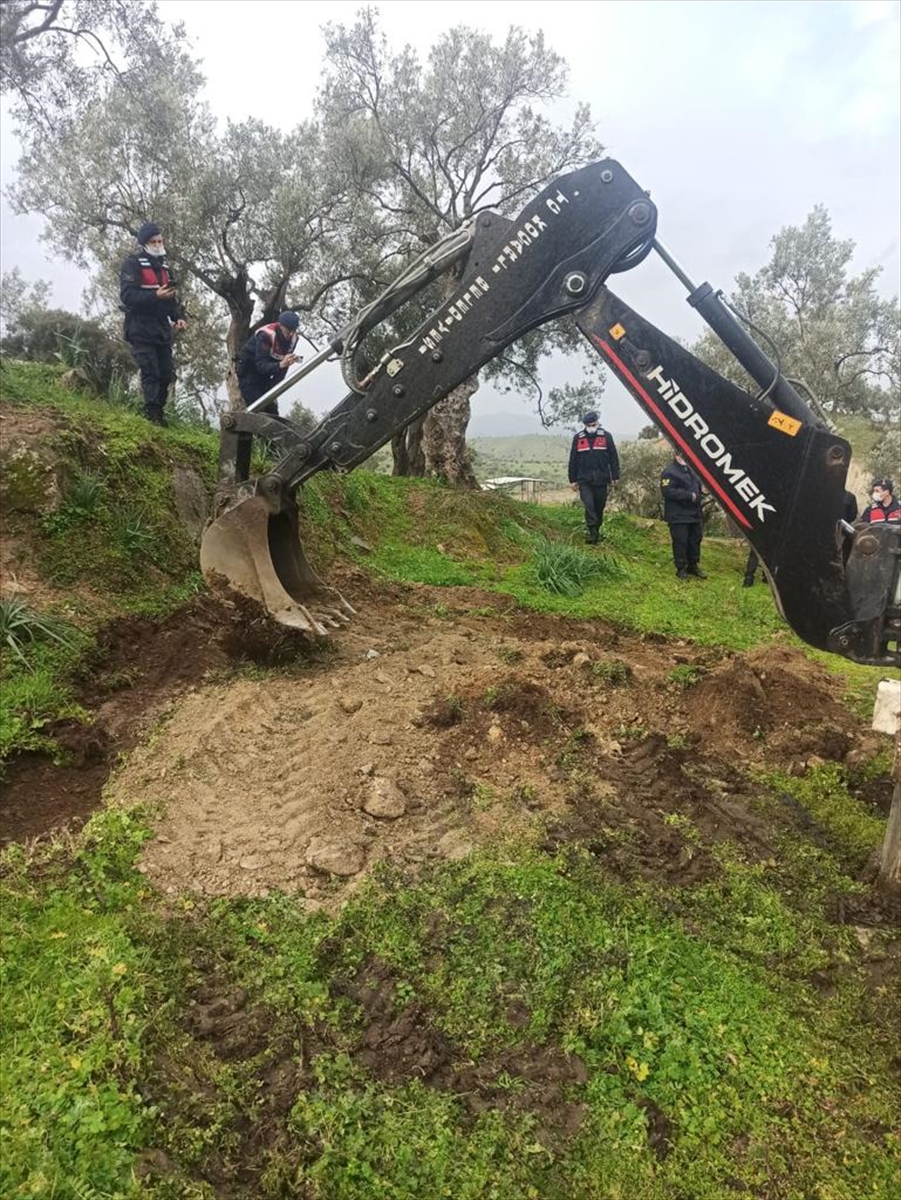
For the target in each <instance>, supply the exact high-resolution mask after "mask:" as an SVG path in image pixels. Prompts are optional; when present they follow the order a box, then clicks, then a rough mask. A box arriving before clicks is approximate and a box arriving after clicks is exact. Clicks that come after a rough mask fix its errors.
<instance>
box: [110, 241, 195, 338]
mask: <svg viewBox="0 0 901 1200" xmlns="http://www.w3.org/2000/svg"><path fill="white" fill-rule="evenodd" d="M174 283H175V279H174V277H173V275H172V272H171V270H170V269H169V266H168V264H167V262H166V260H165V258H154V257H153V255H151V254H145V253H144V251H143V250H140V251H138V253H137V254H129V256H128V258H126V260H125V262H124V263H123V264H122V269H121V271H120V272H119V300H120V302H121V308H122V311H123V312H124V313H125V340H126V341H127V342H132V343H134V342H171V341H172V324H173V322H174V321H180V320H183V318H184V315H185V310H184V308H183V307H182V305H181V302H180V301H179V299H178V297H177V296H173V297H171V298H170V299H169V300H160V298H159V297H158V296H157V294H156V292H157V288H161V287H166V286H167V285H171V284H174Z"/></svg>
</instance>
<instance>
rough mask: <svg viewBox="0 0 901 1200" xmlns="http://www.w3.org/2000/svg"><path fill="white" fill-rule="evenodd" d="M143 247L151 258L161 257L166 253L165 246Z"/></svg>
mask: <svg viewBox="0 0 901 1200" xmlns="http://www.w3.org/2000/svg"><path fill="white" fill-rule="evenodd" d="M144 249H145V250H146V251H147V253H148V254H149V255H150V256H151V257H152V258H162V257H163V255H164V254H165V253H166V247H165V246H145V247H144Z"/></svg>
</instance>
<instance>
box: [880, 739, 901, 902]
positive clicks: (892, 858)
mask: <svg viewBox="0 0 901 1200" xmlns="http://www.w3.org/2000/svg"><path fill="white" fill-rule="evenodd" d="M892 779H893V780H894V781H895V790H894V793H893V795H892V808H891V812H890V813H889V817H888V826H887V827H886V830H885V839H884V841H883V843H882V853H881V854H880V856H879V874H878V875H877V877H876V885H877V887H878V888H879V889H880V891H883V892H885V893H886V894H887V895H888V896H890V897H892V898H893V899H896V898H897V896H898V892H899V889H901V737H899V736H896V737H895V760H894V763H893V764H892Z"/></svg>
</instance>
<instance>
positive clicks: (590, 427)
mask: <svg viewBox="0 0 901 1200" xmlns="http://www.w3.org/2000/svg"><path fill="white" fill-rule="evenodd" d="M585 431H586V433H597V431H598V427H597V425H586V426H585Z"/></svg>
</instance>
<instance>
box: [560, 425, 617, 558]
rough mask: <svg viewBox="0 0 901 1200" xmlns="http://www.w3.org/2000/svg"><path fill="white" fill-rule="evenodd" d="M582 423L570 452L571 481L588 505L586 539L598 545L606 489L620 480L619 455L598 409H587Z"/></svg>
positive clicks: (571, 484)
mask: <svg viewBox="0 0 901 1200" xmlns="http://www.w3.org/2000/svg"><path fill="white" fill-rule="evenodd" d="M582 424H583V428H582V429H581V430H580V431H579V433H577V434H576V435H575V436H574V437H573V441H572V447H571V449H570V452H569V484H570V487H571V488H572V490H573V491H574V492H578V493H579V499H580V500H581V501H582V504H583V505H584V506H585V541H586V542H589V543H590V544H591V545H596V544H597V541H598V530H599V529H600V527H601V524H602V522H603V520H604V509H605V508H606V506H607V489H608V487H610V486H611V484H615V483H616V482H617V481H618V480H619V455H618V454H617V453H616V446H615V445H614V442H613V438H612V437H611V436H610V434H609V433H608V432H607V431H606V430H605V429H602V428H601V424H600V419H599V418H598V414H597V413H596V412H587V413H586V414H585V416H584V417H583V418H582Z"/></svg>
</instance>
